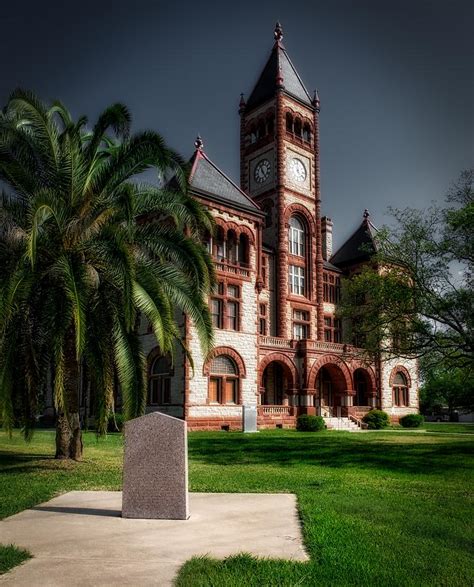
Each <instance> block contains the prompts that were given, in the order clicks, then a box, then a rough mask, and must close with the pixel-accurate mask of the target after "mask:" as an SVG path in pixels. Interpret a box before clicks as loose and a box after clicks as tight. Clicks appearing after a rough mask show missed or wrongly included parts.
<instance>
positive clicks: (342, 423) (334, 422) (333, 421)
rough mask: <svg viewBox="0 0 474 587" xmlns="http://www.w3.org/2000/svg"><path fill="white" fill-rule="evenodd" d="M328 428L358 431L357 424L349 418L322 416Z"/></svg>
mask: <svg viewBox="0 0 474 587" xmlns="http://www.w3.org/2000/svg"><path fill="white" fill-rule="evenodd" d="M324 421H325V422H326V426H327V428H328V429H329V430H344V431H345V432H360V428H359V426H357V424H356V423H355V422H353V421H352V420H349V418H324Z"/></svg>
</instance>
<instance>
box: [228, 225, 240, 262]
mask: <svg viewBox="0 0 474 587" xmlns="http://www.w3.org/2000/svg"><path fill="white" fill-rule="evenodd" d="M238 249H239V244H238V240H237V235H236V234H235V231H233V230H229V231H228V232H227V255H226V256H227V260H228V261H229V263H233V264H234V265H235V264H236V263H237V259H238V256H239V250H238Z"/></svg>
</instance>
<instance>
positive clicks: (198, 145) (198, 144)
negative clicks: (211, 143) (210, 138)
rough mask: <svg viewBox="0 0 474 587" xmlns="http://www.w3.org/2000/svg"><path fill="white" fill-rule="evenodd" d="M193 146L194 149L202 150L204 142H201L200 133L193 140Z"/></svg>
mask: <svg viewBox="0 0 474 587" xmlns="http://www.w3.org/2000/svg"><path fill="white" fill-rule="evenodd" d="M194 146H195V147H196V151H202V150H203V148H204V143H203V142H202V139H201V135H198V136H197V137H196V140H195V141H194Z"/></svg>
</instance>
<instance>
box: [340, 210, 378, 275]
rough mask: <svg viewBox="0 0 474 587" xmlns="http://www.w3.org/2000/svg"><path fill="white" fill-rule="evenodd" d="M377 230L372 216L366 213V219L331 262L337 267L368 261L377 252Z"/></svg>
mask: <svg viewBox="0 0 474 587" xmlns="http://www.w3.org/2000/svg"><path fill="white" fill-rule="evenodd" d="M376 232H377V229H376V228H375V226H374V225H373V224H372V222H371V221H370V214H369V212H368V211H367V210H365V212H364V219H363V221H362V223H361V224H360V226H359V227H358V228H357V230H356V231H355V232H354V233H353V234H352V235H351V236H350V237H349V238H348V239H347V240H346V242H345V243H344V244H343V245H342V246H341V247H340V248H339V249H338V250H337V251H336V252H335V253H334V255H333V256H332V257H331V258H330V259H329V261H330V262H331V263H332V264H333V265H336V266H337V267H342V266H347V265H352V264H355V263H362V262H363V261H368V260H369V259H370V258H371V257H372V255H373V254H374V253H376V252H377V244H376V242H375V238H374V237H375V234H376Z"/></svg>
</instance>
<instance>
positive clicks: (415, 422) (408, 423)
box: [400, 414, 425, 428]
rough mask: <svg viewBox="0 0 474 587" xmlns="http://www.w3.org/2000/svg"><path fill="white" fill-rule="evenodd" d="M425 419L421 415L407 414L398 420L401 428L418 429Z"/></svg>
mask: <svg viewBox="0 0 474 587" xmlns="http://www.w3.org/2000/svg"><path fill="white" fill-rule="evenodd" d="M424 421H425V419H424V418H423V416H422V415H421V414H407V415H406V416H403V418H400V424H401V425H402V426H403V428H419V427H420V426H421V425H422V424H423V422H424Z"/></svg>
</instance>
